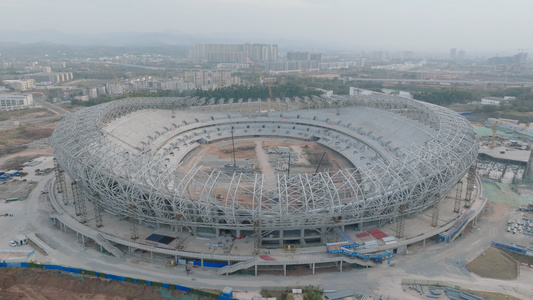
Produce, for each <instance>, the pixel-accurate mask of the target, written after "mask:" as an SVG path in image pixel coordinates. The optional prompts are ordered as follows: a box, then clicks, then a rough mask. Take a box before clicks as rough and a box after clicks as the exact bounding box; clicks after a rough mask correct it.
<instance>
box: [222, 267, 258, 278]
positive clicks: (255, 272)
mask: <svg viewBox="0 0 533 300" xmlns="http://www.w3.org/2000/svg"><path fill="white" fill-rule="evenodd" d="M227 274H228V273H226V275H227ZM255 276H257V265H255Z"/></svg>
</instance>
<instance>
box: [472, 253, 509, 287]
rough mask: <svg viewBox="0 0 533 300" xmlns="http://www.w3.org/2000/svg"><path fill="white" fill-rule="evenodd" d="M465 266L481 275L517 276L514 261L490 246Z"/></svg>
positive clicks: (501, 277) (505, 277) (507, 277)
mask: <svg viewBox="0 0 533 300" xmlns="http://www.w3.org/2000/svg"><path fill="white" fill-rule="evenodd" d="M466 267H467V268H468V269H469V270H470V271H472V272H474V273H476V274H478V275H479V276H482V277H488V278H496V279H504V280H505V279H515V278H516V277H517V276H518V265H517V263H516V261H515V260H514V259H513V258H511V257H509V256H507V255H506V254H505V253H503V252H502V251H500V250H498V249H496V248H494V247H490V248H488V249H487V250H486V251H485V252H483V253H482V254H481V255H480V256H478V257H477V258H476V259H474V260H473V261H472V262H470V263H468V264H467V265H466Z"/></svg>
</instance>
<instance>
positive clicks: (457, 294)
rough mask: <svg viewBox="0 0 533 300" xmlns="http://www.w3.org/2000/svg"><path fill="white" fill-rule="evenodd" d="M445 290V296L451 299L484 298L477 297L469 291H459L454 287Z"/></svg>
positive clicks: (475, 299) (470, 299) (480, 299)
mask: <svg viewBox="0 0 533 300" xmlns="http://www.w3.org/2000/svg"><path fill="white" fill-rule="evenodd" d="M445 291H446V296H448V298H450V299H452V300H462V299H464V300H484V299H483V298H481V297H478V296H476V295H472V294H470V293H467V292H461V291H459V290H456V289H451V288H446V289H445Z"/></svg>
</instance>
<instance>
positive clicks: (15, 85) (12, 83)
mask: <svg viewBox="0 0 533 300" xmlns="http://www.w3.org/2000/svg"><path fill="white" fill-rule="evenodd" d="M4 84H5V85H6V87H10V88H12V89H14V90H15V91H27V90H31V89H34V88H35V80H33V79H28V80H4Z"/></svg>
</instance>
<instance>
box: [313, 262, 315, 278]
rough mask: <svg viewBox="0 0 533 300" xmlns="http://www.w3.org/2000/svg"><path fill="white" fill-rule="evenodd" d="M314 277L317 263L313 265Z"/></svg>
mask: <svg viewBox="0 0 533 300" xmlns="http://www.w3.org/2000/svg"><path fill="white" fill-rule="evenodd" d="M313 275H315V263H313Z"/></svg>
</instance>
